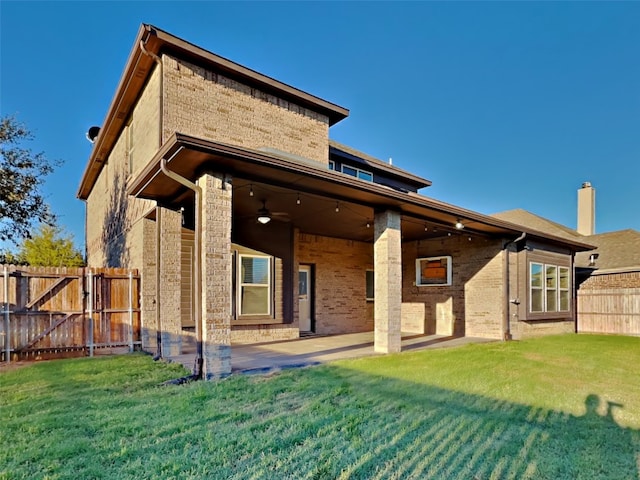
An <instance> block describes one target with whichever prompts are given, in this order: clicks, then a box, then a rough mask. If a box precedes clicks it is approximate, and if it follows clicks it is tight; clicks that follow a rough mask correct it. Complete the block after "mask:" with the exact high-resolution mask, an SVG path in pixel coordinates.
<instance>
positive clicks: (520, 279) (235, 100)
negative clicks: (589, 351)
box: [78, 25, 592, 379]
mask: <svg viewBox="0 0 640 480" xmlns="http://www.w3.org/2000/svg"><path fill="white" fill-rule="evenodd" d="M348 115H349V111H348V110H347V109H346V108H343V107H341V106H338V105H335V104H333V103H331V102H329V101H327V100H324V99H321V98H318V97H316V96H314V95H312V94H309V93H307V92H303V91H301V90H298V89H296V88H294V87H292V86H289V85H287V84H285V83H282V82H280V81H278V80H275V79H273V78H270V77H267V76H265V75H262V74H260V73H258V72H256V71H253V70H251V69H249V68H247V67H244V66H242V65H238V64H236V63H234V62H232V61H230V60H227V59H225V58H222V57H220V56H218V55H215V54H214V53H211V52H209V51H207V50H205V49H203V48H200V47H198V46H195V45H193V44H191V43H189V42H187V41H185V40H183V39H181V38H178V37H176V36H173V35H171V34H170V33H167V32H165V31H162V30H160V29H158V28H156V27H153V26H151V25H142V26H141V28H140V30H139V33H138V35H137V38H136V39H135V41H134V44H133V49H132V51H131V54H130V56H129V59H128V61H127V64H126V66H125V69H124V72H123V74H122V78H121V80H120V83H119V85H118V87H117V89H116V92H115V94H114V97H113V100H112V102H111V105H110V107H109V109H108V112H107V114H106V118H105V119H104V122H103V124H102V126H101V129H100V131H99V134H98V135H97V138H95V143H94V146H93V150H92V152H91V155H90V158H89V160H88V163H87V166H86V169H85V171H84V174H83V177H82V180H81V184H80V187H79V190H78V197H79V198H81V199H82V200H84V201H85V202H86V217H87V222H86V236H87V238H86V242H87V256H88V262H89V265H90V266H92V265H93V266H104V265H108V266H126V267H131V268H137V269H138V270H139V271H140V273H141V277H142V280H141V282H142V284H141V313H142V328H143V333H142V336H143V348H144V349H146V350H149V351H156V350H157V351H160V352H162V355H165V356H173V355H177V354H179V353H180V352H181V350H182V348H183V345H184V344H185V343H186V341H187V340H188V339H189V338H190V337H191V336H194V337H195V338H196V341H197V345H198V362H199V363H201V364H202V373H203V375H204V376H205V377H206V378H209V379H211V378H219V377H223V376H225V375H228V374H229V373H230V371H231V364H230V356H231V345H232V344H235V343H251V342H264V341H269V340H283V339H295V338H299V336H300V333H301V332H309V331H311V332H316V333H319V334H337V333H348V332H360V331H373V332H374V339H375V350H376V351H377V352H382V353H388V352H397V351H399V350H400V348H401V343H400V338H401V337H400V335H401V331H405V332H413V333H416V334H428V333H438V334H444V335H467V336H478V337H488V338H496V339H503V338H523V337H526V336H529V335H538V334H544V333H548V332H573V331H574V329H575V308H574V289H573V283H574V281H575V279H574V255H575V254H576V253H577V252H583V251H587V250H590V249H591V248H592V246H591V245H590V244H588V243H585V242H582V241H579V240H576V239H571V238H565V237H563V236H559V235H553V234H548V233H544V232H541V231H538V230H536V229H532V228H528V227H523V226H521V225H516V224H514V223H511V222H508V221H504V220H500V219H497V218H493V217H490V216H487V215H483V214H480V213H477V212H474V211H471V210H467V209H463V208H460V207H457V206H454V205H450V204H447V203H444V202H441V201H438V200H435V199H432V198H429V197H426V196H423V195H422V194H420V193H419V191H420V190H421V189H424V188H428V187H429V185H430V184H431V182H430V181H429V180H427V179H423V178H420V177H418V176H416V175H413V174H411V173H409V172H406V171H404V170H401V169H399V168H397V167H396V166H393V165H390V164H388V163H386V162H383V161H380V160H378V159H375V158H373V157H371V156H368V155H365V154H363V153H361V152H359V151H357V150H354V149H352V148H350V147H347V146H344V145H341V144H339V143H336V142H333V141H331V140H330V139H329V129H330V127H331V126H332V125H334V124H336V123H338V122H340V121H343V120H344V119H345V118H346V117H347V116H348Z"/></svg>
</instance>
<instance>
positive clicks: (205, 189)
mask: <svg viewBox="0 0 640 480" xmlns="http://www.w3.org/2000/svg"><path fill="white" fill-rule="evenodd" d="M198 185H199V186H200V188H202V230H201V241H202V256H201V259H202V260H201V262H202V263H201V266H202V353H203V360H204V363H203V375H204V378H205V379H207V380H214V379H218V378H224V377H226V376H227V375H229V374H230V373H231V295H232V290H231V282H232V275H231V261H232V260H231V213H232V210H231V199H232V192H231V179H230V178H229V177H226V180H225V178H224V177H223V176H222V175H219V174H205V175H203V176H202V177H200V179H199V180H198Z"/></svg>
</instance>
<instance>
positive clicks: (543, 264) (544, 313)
mask: <svg viewBox="0 0 640 480" xmlns="http://www.w3.org/2000/svg"><path fill="white" fill-rule="evenodd" d="M534 265H538V266H539V267H540V268H541V278H540V285H539V286H535V287H534V286H533V284H532V282H533V275H532V273H533V271H532V269H533V266H534ZM548 268H553V269H554V270H555V286H554V287H553V288H549V287H547V274H548V273H547V272H548ZM526 269H527V270H526V272H527V279H526V292H527V302H526V305H527V309H526V318H527V319H528V320H537V319H550V318H569V317H572V316H573V302H572V300H573V295H572V293H571V292H572V288H573V283H572V281H573V273H572V267H571V265H570V264H567V263H566V262H562V261H559V259H557V258H543V257H538V256H536V257H533V258H531V257H529V258H527V263H526ZM563 271H566V275H567V282H566V286H565V287H562V286H561V281H560V279H561V277H562V272H563ZM534 290H537V291H540V292H541V296H542V299H541V306H542V310H533V293H532V292H533V291H534ZM548 292H555V293H554V296H555V310H548V309H547V307H548V298H547V297H548V295H549V293H548ZM563 292H566V295H567V296H568V299H567V309H566V310H562V309H561V308H562V293H563Z"/></svg>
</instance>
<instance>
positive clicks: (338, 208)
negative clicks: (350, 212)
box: [336, 202, 340, 213]
mask: <svg viewBox="0 0 640 480" xmlns="http://www.w3.org/2000/svg"><path fill="white" fill-rule="evenodd" d="M339 211H340V203H339V202H336V213H338V212H339Z"/></svg>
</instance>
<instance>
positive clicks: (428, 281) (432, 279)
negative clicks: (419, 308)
mask: <svg viewBox="0 0 640 480" xmlns="http://www.w3.org/2000/svg"><path fill="white" fill-rule="evenodd" d="M416 285H417V286H419V287H433V286H447V285H451V256H448V255H447V256H442V257H427V258H418V259H416Z"/></svg>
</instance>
